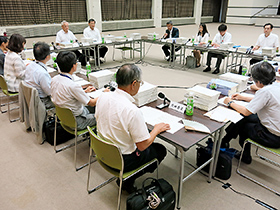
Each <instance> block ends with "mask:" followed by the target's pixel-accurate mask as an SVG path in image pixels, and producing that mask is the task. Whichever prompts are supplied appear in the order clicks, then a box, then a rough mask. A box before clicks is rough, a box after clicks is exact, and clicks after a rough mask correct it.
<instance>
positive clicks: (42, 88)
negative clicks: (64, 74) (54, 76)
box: [24, 42, 54, 109]
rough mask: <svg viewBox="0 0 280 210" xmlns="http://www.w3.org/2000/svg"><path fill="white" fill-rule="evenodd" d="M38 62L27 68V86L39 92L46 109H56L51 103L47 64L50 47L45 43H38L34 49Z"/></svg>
mask: <svg viewBox="0 0 280 210" xmlns="http://www.w3.org/2000/svg"><path fill="white" fill-rule="evenodd" d="M33 54H34V57H35V59H36V62H32V63H30V64H29V65H28V66H27V67H26V71H25V78H24V81H25V83H26V84H28V85H30V86H31V87H34V88H36V89H37V90H38V94H39V97H40V99H41V101H42V102H43V103H44V104H45V106H46V108H47V109H48V108H52V107H54V104H53V103H52V101H51V97H50V96H51V76H50V75H49V73H48V70H47V66H46V63H47V62H48V61H49V60H50V58H51V56H50V46H49V45H48V44H47V43H45V42H37V43H36V44H35V45H34V47H33Z"/></svg>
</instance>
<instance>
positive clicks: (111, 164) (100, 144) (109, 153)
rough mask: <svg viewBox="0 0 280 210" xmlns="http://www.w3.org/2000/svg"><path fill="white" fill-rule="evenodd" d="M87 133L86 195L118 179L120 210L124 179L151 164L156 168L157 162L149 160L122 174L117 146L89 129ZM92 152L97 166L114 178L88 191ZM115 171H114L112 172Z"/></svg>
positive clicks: (120, 156) (119, 152)
mask: <svg viewBox="0 0 280 210" xmlns="http://www.w3.org/2000/svg"><path fill="white" fill-rule="evenodd" d="M88 131H89V133H90V139H91V146H90V155H89V169H88V180H87V190H88V193H89V194H90V193H92V192H94V191H96V190H98V189H100V188H102V187H103V186H105V185H107V184H108V183H110V182H112V181H113V180H115V179H116V178H117V177H118V178H119V179H120V187H119V196H118V206H117V209H118V210H119V209H120V205H121V192H122V190H121V189H122V183H123V181H125V180H126V179H128V178H130V177H132V176H133V175H134V174H136V173H138V172H140V171H141V170H143V169H145V168H146V167H148V166H149V165H151V164H153V163H157V166H158V160H157V159H156V158H155V159H153V160H151V161H150V162H148V163H146V164H144V165H142V166H140V167H139V168H137V169H135V170H133V171H129V172H125V173H124V172H123V170H124V162H123V157H122V153H121V150H120V149H119V147H118V146H117V145H115V144H114V143H112V142H109V141H105V140H103V139H101V138H100V137H99V136H97V135H96V134H95V133H94V132H93V131H92V129H91V128H90V127H88ZM93 152H94V153H95V158H96V160H97V161H98V162H99V164H100V165H101V166H102V167H103V168H104V169H105V170H106V171H107V172H109V173H110V174H112V175H113V176H114V177H112V178H110V179H108V180H107V181H105V182H103V183H102V184H100V185H98V186H96V187H95V188H93V189H91V190H90V189H89V181H90V166H91V159H92V157H93V155H92V154H93ZM114 169H115V170H114ZM157 178H158V169H157Z"/></svg>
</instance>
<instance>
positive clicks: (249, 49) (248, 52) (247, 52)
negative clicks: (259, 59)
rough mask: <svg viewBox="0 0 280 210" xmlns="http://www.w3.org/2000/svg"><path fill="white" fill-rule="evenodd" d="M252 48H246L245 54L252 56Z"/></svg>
mask: <svg viewBox="0 0 280 210" xmlns="http://www.w3.org/2000/svg"><path fill="white" fill-rule="evenodd" d="M253 48H254V46H251V47H250V48H248V49H247V50H246V54H252V50H253Z"/></svg>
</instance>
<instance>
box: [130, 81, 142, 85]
mask: <svg viewBox="0 0 280 210" xmlns="http://www.w3.org/2000/svg"><path fill="white" fill-rule="evenodd" d="M134 81H136V82H139V83H140V86H142V85H143V84H144V81H143V80H133V81H132V82H131V84H132V83H133V82H134Z"/></svg>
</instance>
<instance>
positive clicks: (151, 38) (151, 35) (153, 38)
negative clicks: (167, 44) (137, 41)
mask: <svg viewBox="0 0 280 210" xmlns="http://www.w3.org/2000/svg"><path fill="white" fill-rule="evenodd" d="M148 39H149V40H155V39H159V34H157V33H155V32H154V33H148Z"/></svg>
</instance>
